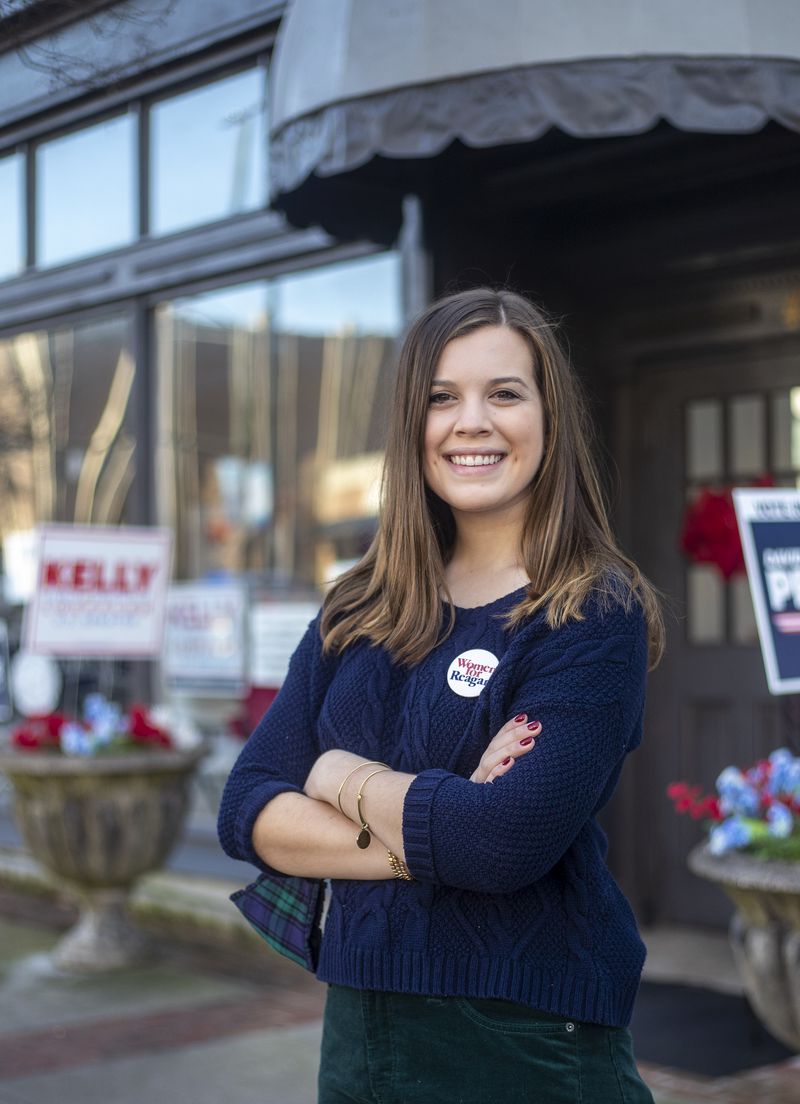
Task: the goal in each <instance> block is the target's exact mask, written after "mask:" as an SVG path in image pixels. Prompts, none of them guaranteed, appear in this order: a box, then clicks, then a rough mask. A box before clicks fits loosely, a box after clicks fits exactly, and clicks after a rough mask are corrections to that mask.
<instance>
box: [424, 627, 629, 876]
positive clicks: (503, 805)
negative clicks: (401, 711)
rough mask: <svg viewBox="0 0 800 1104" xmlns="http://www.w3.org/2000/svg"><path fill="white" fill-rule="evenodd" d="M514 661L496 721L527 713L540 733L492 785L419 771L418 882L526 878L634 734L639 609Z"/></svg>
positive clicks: (598, 792) (560, 635) (578, 816)
mask: <svg viewBox="0 0 800 1104" xmlns="http://www.w3.org/2000/svg"><path fill="white" fill-rule="evenodd" d="M518 667H519V674H518V677H516V678H515V680H514V684H513V691H512V693H511V695H510V698H511V700H510V705H509V708H508V709H507V711H506V712H507V716H506V718H505V719H508V717H509V716H513V715H514V713H515V712H526V713H527V714H528V716H530V717H531V718H535V719H537V720H540V721H541V722H542V735H541V736H540V737H539V738H538V739H537V741H536V746H535V747H534V748H533V750H532V751H531V752H530V753H529V754H527V755H525V756H523V757H521V758H520V759H519V760H517V762H516V763H515V764H514V766H513V767H512V769H511V770H510V771H509V772H508V774H506V775H503V776H502V777H501V778H498V779H497V780H496V781H495V782H494V783H492V784H477V783H474V782H470V781H469V780H468V779H465V778H463V777H461V776H459V775H455V774H452V773H450V772H447V771H443V770H426V771H422V772H421V773H420V774H418V775H417V776H416V778H415V779H414V781H413V782H412V784H411V787H410V788H409V790H408V793H407V795H406V799H405V804H404V809H403V839H404V846H405V853H406V861H407V863H408V866H409V869H410V870H411V872H412V873H413V874H414V875H415V877H417V878H419V879H421V880H425V881H430V882H437V883H441V884H444V885H448V886H455V887H458V888H462V889H470V890H474V891H477V892H487V893H508V892H513V891H514V890H517V889H520V888H522V887H524V886H526V885H530V884H531V883H533V882H535V881H536V880H537V879H538V878H541V877H542V876H543V875H544V874H546V873H547V872H548V871H549V870H551V869H552V867H553V866H554V865H555V864H556V863H557V862H558V861H559V860H560V859H561V857H562V856H563V855H564V853H565V852H566V851H567V849H568V848H569V847H570V845H571V844H572V842H573V841H574V840H575V838H576V837H577V835H578V834H579V832H580V831H581V829H582V828H583V827H584V825H585V824H586V823H587V821H588V820H589V819H590V818H591V817H592V816H593V815H594V814H595V813H596V812H597V811H598V809H599V808H600V807H602V805H603V804H604V803H605V801H607V800H608V797H609V796H610V794H611V792H612V791H613V786H614V783H615V781H616V777H617V776H618V774H619V769H620V766H621V763H622V760H623V759H624V757H625V755H626V753H627V751H628V750H629V748H630V747H633V746H635V744H636V743H637V742H638V730H639V728H640V725H641V716H642V709H643V704H644V684H645V678H646V669H647V642H646V635H645V630H644V619H643V617H642V615H641V611H640V610H638V609H635V610H633V611H632V612H631V613H629V614H626V613H625V611H623V610H622V609H621V608H617V609H614V610H613V611H611V612H610V613H609V614H608V616H606V617H602V618H593V619H591V620H590V619H588V618H587V620H586V621H584V622H572V623H570V624H569V625H568V626H565V627H564V628H562V629H559V630H557V631H555V632H553V633H551V634H550V636H549V639H548V640H547V642H546V646H545V647H543V648H536V649H534V650H532V651H531V653H530V654H529V655H527V656H523V657H522V658H521V659H519V660H518ZM515 674H516V672H515Z"/></svg>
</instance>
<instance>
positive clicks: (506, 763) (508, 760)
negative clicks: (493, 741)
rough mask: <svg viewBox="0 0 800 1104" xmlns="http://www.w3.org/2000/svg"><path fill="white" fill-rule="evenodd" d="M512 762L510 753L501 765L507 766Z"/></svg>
mask: <svg viewBox="0 0 800 1104" xmlns="http://www.w3.org/2000/svg"><path fill="white" fill-rule="evenodd" d="M510 762H511V756H510V755H508V756H507V757H506V758H505V759H504V760H503V762H502V764H501V766H504V767H507V766H508V764H509V763H510Z"/></svg>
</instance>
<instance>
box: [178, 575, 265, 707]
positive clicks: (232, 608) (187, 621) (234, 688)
mask: <svg viewBox="0 0 800 1104" xmlns="http://www.w3.org/2000/svg"><path fill="white" fill-rule="evenodd" d="M246 627H247V591H246V588H245V587H244V586H243V585H242V584H240V583H202V582H194V583H178V584H176V585H174V586H171V587H170V589H169V593H168V594H167V627H166V632H165V634H164V651H163V655H162V659H161V667H162V672H163V675H164V681H165V683H166V685H167V686H168V687H169V688H170V689H172V690H178V691H183V692H186V693H192V694H196V695H198V696H207V697H229V696H230V697H243V696H244V693H245V689H246V681H247V667H246V647H245V643H246Z"/></svg>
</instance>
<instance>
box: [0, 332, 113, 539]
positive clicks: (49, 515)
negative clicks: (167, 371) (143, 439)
mask: <svg viewBox="0 0 800 1104" xmlns="http://www.w3.org/2000/svg"><path fill="white" fill-rule="evenodd" d="M128 331H129V327H128V323H127V320H126V319H125V318H111V319H107V320H103V321H94V322H88V323H85V324H80V325H74V326H64V327H60V328H58V329H55V330H50V331H37V332H30V333H22V334H16V335H14V336H13V337H7V338H4V339H2V340H0V393H2V395H3V402H2V404H0V486H2V494H0V534H1V535H2V539H3V542H4V543H5V541H6V540H7V539H9V538H11V543H12V544H13V543H15V542H16V541H18V540H19V539H20V537H19V535H20V534H23V535H24V534H25V533H27V532H29V531H30V530H31V529H32V528H33V527H34V525H36V523H37V522H43V521H68V522H87V523H88V522H93V523H96V524H100V525H104V524H117V523H118V522H120V521H123V520H125V518H126V506H127V502H128V492H129V490H130V486H131V483H132V481H133V477H134V457H135V439H134V435H133V430H132V425H131V401H130V397H131V389H132V386H133V380H134V363H133V359H132V356H131V353H130V343H129V332H128Z"/></svg>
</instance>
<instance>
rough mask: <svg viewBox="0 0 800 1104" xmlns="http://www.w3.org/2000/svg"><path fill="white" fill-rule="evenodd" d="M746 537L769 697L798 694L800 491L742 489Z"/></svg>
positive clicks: (738, 503)
mask: <svg viewBox="0 0 800 1104" xmlns="http://www.w3.org/2000/svg"><path fill="white" fill-rule="evenodd" d="M733 504H734V507H735V509H736V519H737V521H738V523H739V533H740V535H741V538H742V549H743V551H744V561H745V564H746V566H747V577H748V579H749V581H750V593H751V595H752V598H753V607H754V609H755V615H756V624H757V625H758V636H759V640H760V641H761V654H762V656H763V658H764V667H765V670H766V673H767V684H768V685H769V690H770V693H771V694H795V693H797V691H798V690H800V491H794V490H783V489H780V488H770V489H764V488H739V489H736V490H735V491H734V492H733Z"/></svg>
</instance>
